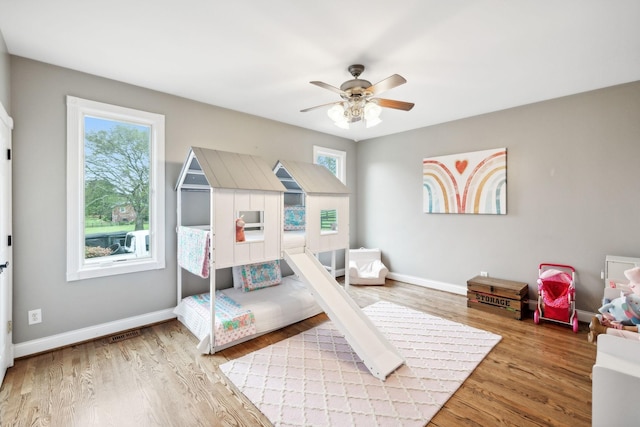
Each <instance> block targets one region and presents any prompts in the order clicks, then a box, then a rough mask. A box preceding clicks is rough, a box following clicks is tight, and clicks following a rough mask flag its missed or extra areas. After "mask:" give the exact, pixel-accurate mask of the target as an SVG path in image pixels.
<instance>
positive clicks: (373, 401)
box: [220, 301, 502, 427]
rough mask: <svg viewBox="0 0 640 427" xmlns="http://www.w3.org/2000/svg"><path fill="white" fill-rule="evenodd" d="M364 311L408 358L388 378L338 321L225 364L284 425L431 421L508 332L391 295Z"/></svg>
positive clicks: (229, 375)
mask: <svg viewBox="0 0 640 427" xmlns="http://www.w3.org/2000/svg"><path fill="white" fill-rule="evenodd" d="M363 311H364V312H365V313H366V314H367V315H368V316H369V317H370V318H371V320H372V321H373V323H374V324H375V325H376V326H377V327H378V328H379V329H380V331H381V332H382V333H383V334H384V335H385V337H386V338H387V339H388V340H389V341H390V342H391V343H392V344H393V345H394V346H395V347H396V349H397V350H398V352H400V354H401V355H402V356H403V357H404V358H405V361H406V363H405V364H404V365H402V366H401V367H400V368H398V369H397V370H395V371H394V372H393V373H391V374H390V375H389V376H388V377H387V379H386V380H385V381H381V380H379V379H377V378H375V377H374V376H373V375H371V374H370V373H369V371H368V370H367V368H366V367H365V365H364V364H363V363H362V360H361V359H360V358H359V357H358V356H357V355H356V353H355V352H354V351H353V350H352V349H351V346H350V345H349V344H348V343H347V341H346V340H345V338H344V335H342V334H341V333H340V331H339V330H338V329H337V328H336V327H335V326H334V325H333V324H332V322H325V323H323V324H321V325H319V326H317V327H315V328H312V329H310V330H308V331H306V332H303V333H300V334H298V335H296V336H294V337H291V338H288V339H286V340H284V341H281V342H278V343H276V344H273V345H270V346H268V347H265V348H263V349H260V350H258V351H255V352H253V353H250V354H248V355H246V356H243V357H240V358H238V359H235V360H232V361H229V362H227V363H224V364H223V365H221V366H220V369H221V370H222V372H223V373H224V374H225V375H226V376H227V378H228V379H229V380H230V381H231V382H232V383H233V384H235V386H236V387H237V388H238V389H239V390H240V391H241V392H242V393H244V395H245V396H247V398H249V400H251V402H253V404H254V405H255V406H256V407H257V408H258V409H259V410H260V411H262V413H263V414H265V416H266V417H267V418H269V420H270V421H271V422H272V423H273V424H274V425H276V426H282V427H284V426H366V427H371V426H423V425H426V424H427V423H428V422H429V420H430V419H431V418H432V417H433V416H434V415H435V414H436V413H437V412H438V411H439V410H440V408H441V407H442V405H444V404H445V402H446V401H447V400H448V399H449V398H450V397H451V396H452V395H453V393H455V391H456V390H457V389H458V387H460V385H461V384H462V383H463V382H464V380H465V379H466V378H467V377H468V376H469V375H470V374H471V372H473V370H474V369H475V368H476V366H478V364H479V363H480V362H481V361H482V359H484V357H485V356H486V355H487V354H488V353H489V352H490V351H491V349H492V348H493V347H494V346H495V345H496V344H497V343H498V342H499V341H500V340H501V339H502V337H501V336H500V335H496V334H492V333H489V332H486V331H483V330H480V329H476V328H472V327H469V326H466V325H462V324H460V323H455V322H451V321H449V320H445V319H441V318H439V317H435V316H431V315H429V314H426V313H422V312H419V311H416V310H412V309H410V308H407V307H403V306H400V305H397V304H393V303H390V302H386V301H380V302H377V303H375V304H373V305H370V306H368V307H365V308H364V309H363Z"/></svg>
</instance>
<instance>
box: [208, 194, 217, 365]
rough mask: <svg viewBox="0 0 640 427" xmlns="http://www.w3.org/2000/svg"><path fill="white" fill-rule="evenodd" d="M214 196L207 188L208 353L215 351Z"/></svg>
mask: <svg viewBox="0 0 640 427" xmlns="http://www.w3.org/2000/svg"><path fill="white" fill-rule="evenodd" d="M215 196H216V190H215V188H213V187H210V189H209V311H210V312H211V325H210V326H209V353H210V354H214V353H215V352H216V350H215V349H216V304H215V302H216V253H215V250H216V247H215V240H216V231H215V218H216V216H215V210H214V208H215V205H216V204H215Z"/></svg>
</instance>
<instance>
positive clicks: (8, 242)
mask: <svg viewBox="0 0 640 427" xmlns="http://www.w3.org/2000/svg"><path fill="white" fill-rule="evenodd" d="M7 246H11V234H9V235H8V236H7Z"/></svg>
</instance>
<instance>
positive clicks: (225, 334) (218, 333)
mask: <svg viewBox="0 0 640 427" xmlns="http://www.w3.org/2000/svg"><path fill="white" fill-rule="evenodd" d="M210 299H211V296H210V294H209V293H208V292H207V293H203V294H199V295H193V296H191V297H188V298H185V299H184V300H183V302H184V303H185V305H187V306H189V307H191V308H192V309H193V310H194V311H196V312H197V313H198V314H199V315H200V316H202V317H203V318H205V319H207V320H208V319H211V314H210V313H209V301H210ZM215 313H216V322H215V341H214V342H215V345H216V346H220V345H224V344H227V343H229V342H231V341H235V340H237V339H240V338H243V337H246V336H249V335H253V334H255V333H256V325H255V318H254V316H253V313H252V312H251V310H247V309H244V308H242V306H241V305H240V304H238V303H237V302H235V301H234V300H232V299H231V298H229V297H228V296H226V295H225V294H224V293H222V292H221V291H216V300H215Z"/></svg>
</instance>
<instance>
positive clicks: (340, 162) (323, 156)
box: [313, 145, 347, 184]
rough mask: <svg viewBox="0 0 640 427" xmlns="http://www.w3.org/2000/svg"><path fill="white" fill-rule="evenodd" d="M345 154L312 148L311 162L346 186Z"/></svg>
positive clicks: (318, 147)
mask: <svg viewBox="0 0 640 427" xmlns="http://www.w3.org/2000/svg"><path fill="white" fill-rule="evenodd" d="M346 160H347V152H346V151H340V150H333V149H331V148H325V147H320V146H317V145H314V146H313V162H314V163H315V164H318V165H320V166H324V167H325V168H327V169H328V170H329V171H331V173H332V174H334V175H335V176H336V177H337V178H338V179H339V180H340V181H342V183H343V184H346V170H345V168H346Z"/></svg>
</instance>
